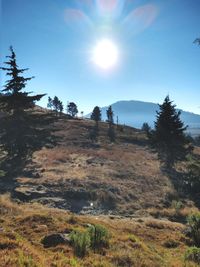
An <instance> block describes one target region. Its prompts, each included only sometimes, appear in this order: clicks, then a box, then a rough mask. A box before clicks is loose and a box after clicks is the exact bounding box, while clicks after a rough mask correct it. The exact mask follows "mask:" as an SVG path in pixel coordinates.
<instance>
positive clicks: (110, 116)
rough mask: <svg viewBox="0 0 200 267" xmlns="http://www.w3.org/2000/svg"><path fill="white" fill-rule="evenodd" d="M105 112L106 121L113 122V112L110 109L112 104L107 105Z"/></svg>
mask: <svg viewBox="0 0 200 267" xmlns="http://www.w3.org/2000/svg"><path fill="white" fill-rule="evenodd" d="M106 114H107V121H108V123H109V124H113V122H114V113H113V111H112V106H109V107H108V109H107V110H106Z"/></svg>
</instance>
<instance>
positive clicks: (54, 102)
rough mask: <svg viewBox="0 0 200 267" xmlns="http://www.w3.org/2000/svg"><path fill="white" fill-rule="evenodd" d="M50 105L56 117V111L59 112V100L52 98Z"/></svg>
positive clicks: (55, 97)
mask: <svg viewBox="0 0 200 267" xmlns="http://www.w3.org/2000/svg"><path fill="white" fill-rule="evenodd" d="M52 104H53V109H54V111H55V113H56V115H57V114H58V111H59V104H60V100H59V98H58V97H57V96H54V99H53V101H52Z"/></svg>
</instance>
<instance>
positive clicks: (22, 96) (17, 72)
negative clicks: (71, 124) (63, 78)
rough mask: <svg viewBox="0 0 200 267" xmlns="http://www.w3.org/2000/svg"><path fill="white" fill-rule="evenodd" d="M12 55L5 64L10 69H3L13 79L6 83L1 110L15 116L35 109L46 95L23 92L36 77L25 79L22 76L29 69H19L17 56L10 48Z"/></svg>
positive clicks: (0, 99) (0, 100)
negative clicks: (36, 103) (31, 94)
mask: <svg viewBox="0 0 200 267" xmlns="http://www.w3.org/2000/svg"><path fill="white" fill-rule="evenodd" d="M10 51H11V55H10V56H7V58H8V59H9V60H8V61H6V62H4V63H5V64H6V65H8V67H1V68H0V69H1V70H4V71H6V72H7V73H6V75H8V76H11V79H10V80H8V81H7V82H6V85H5V87H4V89H3V90H2V94H1V96H0V106H1V109H2V110H4V111H7V112H9V113H12V114H14V115H17V114H20V113H22V112H23V111H24V110H26V109H29V108H32V107H34V105H35V101H38V100H40V99H41V98H42V97H43V96H44V95H45V94H41V95H35V96H29V94H30V93H29V92H23V91H22V90H23V89H24V88H25V86H26V84H27V82H28V81H30V80H31V79H33V78H34V77H29V78H25V77H23V76H22V75H21V74H22V73H23V72H25V71H27V70H28V69H19V67H18V65H17V63H16V54H15V52H14V50H13V48H12V47H10Z"/></svg>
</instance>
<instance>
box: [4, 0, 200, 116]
mask: <svg viewBox="0 0 200 267" xmlns="http://www.w3.org/2000/svg"><path fill="white" fill-rule="evenodd" d="M0 1H1V18H2V19H1V42H0V47H1V54H0V56H1V59H0V61H1V62H2V61H4V59H5V56H6V55H8V54H9V51H8V48H9V46H10V45H13V47H14V50H15V51H16V54H17V59H18V65H19V66H20V67H29V68H30V70H29V72H27V75H31V76H32V75H34V76H35V79H34V80H32V81H31V82H30V83H29V84H28V87H27V88H28V90H30V91H34V92H35V93H47V94H48V95H49V96H54V95H57V96H58V97H59V98H60V99H61V100H62V101H63V102H64V103H65V104H67V101H74V102H76V103H77V105H78V108H79V110H80V111H82V110H83V111H84V112H85V114H86V113H88V112H89V111H91V109H92V108H93V107H94V106H95V105H99V106H106V105H109V104H112V103H114V102H116V101H118V100H142V101H149V102H155V103H158V102H162V101H163V99H164V97H165V96H166V95H167V94H169V95H170V97H171V99H173V100H174V101H175V103H176V104H177V106H178V107H179V108H182V109H184V110H186V111H192V112H195V113H198V114H200V46H198V45H195V44H193V41H194V39H195V38H197V37H200V0H152V1H151V0H148V1H147V0H146V1H145V0H0ZM104 38H106V39H109V40H112V42H113V43H114V44H115V45H116V46H117V48H118V50H119V60H118V64H117V65H116V66H115V67H114V68H112V69H110V70H102V69H100V68H99V67H98V66H96V65H95V64H94V63H93V62H91V52H92V51H93V49H94V47H95V44H96V43H97V42H98V41H99V40H101V39H104ZM4 82H5V77H4V75H3V74H2V73H1V84H2V85H3V84H4ZM46 102H47V97H46V98H45V99H44V100H43V101H41V103H40V104H41V105H43V106H46Z"/></svg>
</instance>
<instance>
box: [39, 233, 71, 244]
mask: <svg viewBox="0 0 200 267" xmlns="http://www.w3.org/2000/svg"><path fill="white" fill-rule="evenodd" d="M41 243H42V244H43V245H44V247H45V248H50V247H56V246H57V245H60V244H69V243H70V238H69V234H61V233H57V234H51V235H47V236H45V237H44V238H43V239H42V240H41Z"/></svg>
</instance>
